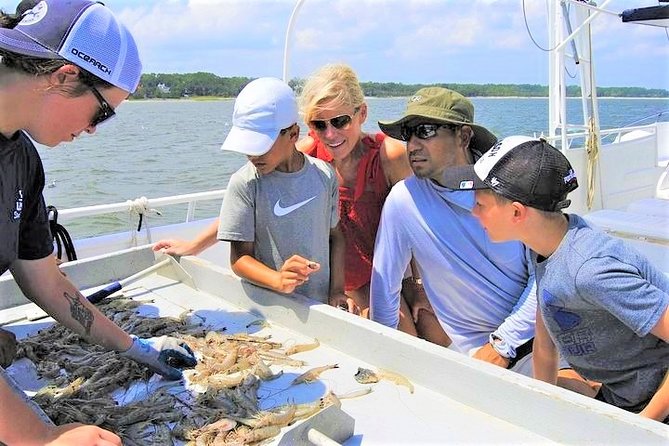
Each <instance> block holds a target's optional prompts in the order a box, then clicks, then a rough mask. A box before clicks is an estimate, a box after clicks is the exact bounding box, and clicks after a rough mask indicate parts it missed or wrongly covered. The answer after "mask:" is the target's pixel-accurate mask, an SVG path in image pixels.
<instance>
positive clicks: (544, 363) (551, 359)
mask: <svg viewBox="0 0 669 446" xmlns="http://www.w3.org/2000/svg"><path fill="white" fill-rule="evenodd" d="M536 321H537V322H536V330H535V334H534V344H533V348H532V364H533V366H534V377H535V378H536V379H540V380H541V381H546V382H547V383H550V384H557V374H558V360H559V358H558V352H557V349H556V348H555V344H553V340H552V339H551V337H550V336H549V334H548V330H546V325H544V320H543V318H542V317H541V311H540V310H539V307H537V317H536Z"/></svg>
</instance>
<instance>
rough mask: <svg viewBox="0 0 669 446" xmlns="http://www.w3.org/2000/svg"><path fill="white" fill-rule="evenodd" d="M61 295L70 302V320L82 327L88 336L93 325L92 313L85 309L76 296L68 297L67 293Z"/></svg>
mask: <svg viewBox="0 0 669 446" xmlns="http://www.w3.org/2000/svg"><path fill="white" fill-rule="evenodd" d="M63 294H64V296H65V299H67V300H68V301H69V302H70V314H71V315H72V318H73V319H74V320H75V321H77V322H79V323H80V324H81V326H82V327H84V330H86V334H87V335H90V334H91V326H92V325H93V312H92V311H91V310H89V309H88V308H86V307H85V306H84V304H83V303H81V301H80V300H79V299H78V298H77V296H70V295H69V294H67V293H63Z"/></svg>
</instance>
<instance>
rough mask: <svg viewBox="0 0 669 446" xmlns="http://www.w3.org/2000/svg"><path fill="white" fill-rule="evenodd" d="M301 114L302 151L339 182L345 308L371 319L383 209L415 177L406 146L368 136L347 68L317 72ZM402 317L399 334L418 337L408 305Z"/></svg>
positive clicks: (303, 99) (306, 91) (302, 101)
mask: <svg viewBox="0 0 669 446" xmlns="http://www.w3.org/2000/svg"><path fill="white" fill-rule="evenodd" d="M300 111H301V113H302V115H303V118H304V121H305V123H306V124H307V126H308V127H309V134H308V136H307V137H305V138H303V139H302V140H300V141H299V142H298V144H297V147H298V149H299V150H301V151H303V152H305V153H307V154H309V155H311V156H314V157H316V158H320V159H322V160H325V161H327V162H329V163H331V164H332V166H333V167H334V168H335V171H336V173H337V178H338V180H339V212H340V226H341V229H342V232H343V233H344V238H345V239H346V254H345V262H344V264H345V267H344V273H345V274H344V275H345V291H346V295H347V296H348V297H349V299H348V300H347V302H341V303H340V305H342V306H343V305H345V306H346V308H347V309H348V311H350V312H352V313H358V314H361V315H363V316H365V317H367V313H368V311H369V282H370V278H371V271H372V257H373V251H374V241H375V239H376V231H377V229H378V226H379V220H380V218H381V209H382V207H383V203H384V201H385V199H386V196H387V195H388V192H389V191H390V188H391V187H392V186H393V185H394V184H395V183H397V182H398V181H400V180H402V179H404V178H406V177H407V176H410V175H412V171H411V166H410V165H409V161H408V159H407V156H406V150H405V148H404V144H403V143H402V142H400V141H398V140H395V139H392V138H388V137H386V135H385V134H383V133H381V132H379V133H376V134H368V133H365V132H363V130H362V126H363V124H364V123H365V121H366V120H367V104H366V103H365V96H364V93H363V91H362V88H361V87H360V82H359V81H358V77H357V75H356V74H355V72H354V71H353V69H351V67H349V66H348V65H345V64H331V65H325V66H323V67H322V68H320V69H319V70H317V71H316V72H315V73H313V74H312V76H310V77H309V79H308V80H307V82H306V84H305V85H304V88H303V89H302V94H301V96H300ZM414 282H415V281H414V280H408V281H406V282H405V284H408V285H415V283H414ZM407 288H413V287H405V291H409V290H408V289H407ZM411 291H415V290H411ZM405 294H406V293H405ZM427 306H428V307H429V304H427ZM400 314H401V316H400V326H399V329H400V330H402V331H405V332H407V333H410V334H413V335H416V334H417V333H416V327H415V325H414V322H413V320H412V318H411V317H410V310H409V307H408V306H407V304H406V302H405V301H404V300H402V304H401V307H400Z"/></svg>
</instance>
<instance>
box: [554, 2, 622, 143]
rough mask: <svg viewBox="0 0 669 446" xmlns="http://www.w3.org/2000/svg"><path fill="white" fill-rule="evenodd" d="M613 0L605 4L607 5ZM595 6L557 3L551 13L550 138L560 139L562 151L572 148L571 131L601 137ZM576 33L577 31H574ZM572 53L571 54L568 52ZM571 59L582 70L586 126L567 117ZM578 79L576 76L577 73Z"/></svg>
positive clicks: (581, 78) (589, 3)
mask: <svg viewBox="0 0 669 446" xmlns="http://www.w3.org/2000/svg"><path fill="white" fill-rule="evenodd" d="M610 1H611V0H607V1H605V2H604V3H603V4H602V7H604V6H606V4H607V3H609V2H610ZM594 5H595V3H594V2H592V1H587V2H586V1H583V0H553V1H551V6H550V10H549V11H548V23H549V27H548V31H549V36H548V38H549V47H550V48H551V52H550V59H549V136H550V137H552V138H556V139H557V137H559V138H560V144H559V146H560V148H561V149H562V150H563V151H564V150H566V149H567V148H569V146H570V141H569V138H568V135H569V133H570V132H573V131H576V132H577V133H582V132H587V131H589V130H591V129H592V128H593V125H594V129H595V131H596V132H597V134H599V109H598V106H597V90H596V87H595V71H594V64H593V60H592V38H591V36H592V30H591V27H590V22H592V20H594V19H595V18H596V17H597V16H598V15H599V14H600V12H601V11H600V10H599V8H597V9H593V8H592V6H594ZM572 30H573V31H572ZM568 49H569V50H570V51H571V53H568V51H567V50H568ZM567 60H574V62H575V64H576V65H577V69H578V71H579V81H580V86H581V106H582V109H583V123H582V124H570V123H569V118H568V115H567V80H568V79H567V66H566V62H567ZM574 76H575V74H574Z"/></svg>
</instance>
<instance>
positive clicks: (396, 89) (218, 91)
mask: <svg viewBox="0 0 669 446" xmlns="http://www.w3.org/2000/svg"><path fill="white" fill-rule="evenodd" d="M252 80H253V78H250V77H220V76H217V75H215V74H212V73H203V72H198V73H184V74H162V73H147V74H143V75H142V80H141V83H140V86H139V88H138V89H137V91H136V92H135V94H134V95H133V98H136V99H156V98H157V99H161V98H162V99H176V98H197V97H222V98H234V97H236V96H237V95H238V94H239V92H240V91H241V90H242V88H244V86H246V84H248V83H249V82H251V81H252ZM289 84H290V86H291V87H293V89H295V90H296V91H297V92H298V93H299V92H300V90H301V87H302V85H303V84H304V79H299V78H295V79H291V80H290V82H289ZM429 85H435V84H401V83H398V82H361V86H362V89H363V91H364V92H365V95H366V96H374V97H393V96H411V95H412V94H413V93H414V92H416V91H417V90H418V89H420V88H423V87H426V86H429ZM436 85H439V86H442V87H446V88H450V89H452V90H456V91H458V92H460V93H462V94H463V95H465V96H470V97H475V96H499V97H511V96H521V97H546V96H548V87H547V86H545V85H537V84H436ZM580 94H581V88H580V87H578V86H569V87H567V95H568V96H575V97H576V96H580ZM597 94H598V95H599V96H600V97H641V98H669V90H665V89H660V88H641V87H598V88H597Z"/></svg>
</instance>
